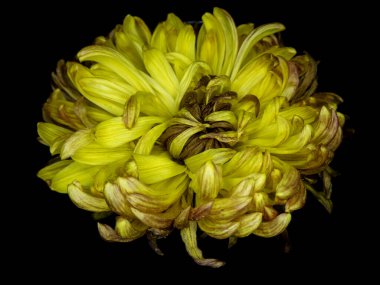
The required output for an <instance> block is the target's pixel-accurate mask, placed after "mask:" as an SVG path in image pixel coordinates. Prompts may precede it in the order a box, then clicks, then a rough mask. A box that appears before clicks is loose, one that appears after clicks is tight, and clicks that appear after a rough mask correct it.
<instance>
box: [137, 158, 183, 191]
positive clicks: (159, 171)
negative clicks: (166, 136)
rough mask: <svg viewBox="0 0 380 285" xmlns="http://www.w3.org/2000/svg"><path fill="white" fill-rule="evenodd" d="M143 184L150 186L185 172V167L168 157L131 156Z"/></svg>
mask: <svg viewBox="0 0 380 285" xmlns="http://www.w3.org/2000/svg"><path fill="white" fill-rule="evenodd" d="M133 157H134V159H135V161H136V164H137V169H138V173H139V179H140V180H141V181H142V182H143V183H147V184H152V183H157V182H160V181H162V180H165V179H168V178H170V177H174V176H176V175H178V174H181V173H183V172H185V170H186V167H185V166H183V165H180V164H178V163H177V162H175V161H173V160H172V159H171V158H170V157H169V155H167V154H165V153H164V154H162V155H141V154H137V153H136V154H134V155H133Z"/></svg>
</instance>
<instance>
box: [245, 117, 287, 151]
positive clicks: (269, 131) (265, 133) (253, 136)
mask: <svg viewBox="0 0 380 285" xmlns="http://www.w3.org/2000/svg"><path fill="white" fill-rule="evenodd" d="M289 135H290V124H289V122H288V121H287V120H285V119H283V118H282V117H280V116H277V118H276V122H275V123H273V124H271V125H269V126H267V127H266V128H264V129H262V130H260V131H258V132H251V133H250V136H249V138H250V139H249V140H248V141H247V142H246V144H247V145H252V146H260V147H261V148H267V147H275V146H278V145H280V144H281V143H283V142H285V141H286V140H287V139H288V138H289Z"/></svg>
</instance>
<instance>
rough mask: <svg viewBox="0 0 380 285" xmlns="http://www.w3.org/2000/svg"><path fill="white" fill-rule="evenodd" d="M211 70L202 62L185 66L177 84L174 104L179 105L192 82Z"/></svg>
mask: <svg viewBox="0 0 380 285" xmlns="http://www.w3.org/2000/svg"><path fill="white" fill-rule="evenodd" d="M209 72H211V70H210V67H209V65H207V64H206V63H204V62H193V63H192V64H191V65H189V67H187V69H186V71H185V73H184V75H183V77H182V79H181V82H180V84H179V94H178V97H177V98H176V106H177V108H178V107H179V105H180V103H181V101H182V98H183V96H184V95H185V93H186V91H187V90H188V89H189V86H190V84H191V83H192V82H194V81H195V82H197V81H199V79H200V78H201V77H202V76H203V75H204V74H206V73H209Z"/></svg>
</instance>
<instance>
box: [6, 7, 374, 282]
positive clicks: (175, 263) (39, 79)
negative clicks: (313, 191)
mask: <svg viewBox="0 0 380 285" xmlns="http://www.w3.org/2000/svg"><path fill="white" fill-rule="evenodd" d="M94 2H95V1H79V0H78V1H60V2H55V1H50V2H49V4H36V3H33V4H20V6H19V7H17V8H16V9H15V12H16V13H15V17H14V19H13V23H14V24H12V25H9V24H8V25H7V30H8V31H10V32H11V33H12V35H13V37H14V39H12V41H10V42H9V41H8V42H7V43H6V44H7V45H12V44H13V45H14V47H13V48H14V49H13V51H17V52H16V53H15V52H13V53H10V54H9V53H8V54H6V56H5V57H10V58H11V59H12V60H13V59H15V60H16V61H18V63H17V64H16V65H15V66H13V67H12V68H15V71H13V69H12V68H11V67H10V69H9V73H11V74H12V78H13V79H14V80H15V81H16V83H14V84H13V90H18V91H17V92H11V93H8V96H9V98H10V99H11V100H13V101H12V103H11V105H8V106H10V107H9V108H10V109H9V110H6V111H11V110H14V108H15V106H18V107H20V105H21V108H19V109H17V110H22V111H21V121H22V123H21V124H18V123H17V122H18V121H17V119H18V120H20V116H19V117H18V118H15V117H14V116H10V118H11V119H10V120H9V121H10V122H14V123H16V124H17V126H18V128H16V133H17V135H20V134H21V138H19V139H18V140H17V142H18V143H21V144H23V147H22V149H19V148H18V151H17V153H18V154H20V157H17V159H16V160H15V159H13V162H14V163H15V164H14V165H13V164H11V165H12V167H11V166H10V165H7V168H10V170H12V171H10V172H9V173H10V174H12V175H14V176H15V178H13V177H12V178H11V181H12V183H11V186H10V187H7V190H8V191H7V192H8V193H9V192H11V194H12V195H13V196H12V198H11V199H10V200H8V201H10V202H7V204H8V206H10V210H8V211H6V214H5V215H6V220H7V221H9V222H10V224H11V225H10V227H9V228H7V230H6V236H7V237H9V241H8V242H7V243H6V244H5V245H6V246H7V247H8V249H6V250H7V251H10V253H11V254H10V255H9V257H8V258H7V260H8V262H9V264H11V265H12V267H13V268H18V269H22V270H20V272H23V273H24V274H25V276H27V278H32V279H34V278H36V279H37V280H43V279H49V280H51V281H58V280H61V279H62V278H65V277H69V278H74V277H73V276H74V275H78V276H80V277H81V278H93V277H95V278H96V279H98V278H107V279H109V280H111V279H113V278H114V277H118V278H121V279H122V280H123V282H125V283H127V282H132V281H131V279H130V278H137V280H140V281H138V282H147V281H148V280H150V279H152V280H153V281H154V282H170V281H175V282H183V281H180V279H178V278H179V277H177V275H178V274H179V275H181V276H182V277H181V278H183V279H181V280H186V281H187V280H190V278H197V279H198V281H197V282H202V280H203V281H206V279H203V278H213V279H212V280H214V281H215V282H216V281H218V280H219V279H218V278H221V280H223V278H225V277H230V278H233V279H234V280H235V281H238V280H247V281H244V282H249V283H252V284H254V283H255V282H257V281H258V279H260V280H270V281H269V282H270V283H272V281H274V280H277V279H281V278H282V279H283V280H284V282H296V281H307V280H314V281H315V280H316V279H321V280H325V279H327V280H328V278H329V277H328V276H331V275H334V276H336V277H339V278H341V277H342V278H343V277H351V276H352V277H353V276H360V277H361V278H364V277H365V276H366V274H365V273H360V274H359V271H358V268H357V266H359V265H360V264H363V262H364V260H365V259H364V257H357V254H360V253H365V254H369V255H371V251H366V250H364V245H365V244H366V243H367V242H368V241H367V236H368V237H369V236H371V227H367V225H366V224H365V222H364V221H368V219H369V216H370V214H369V211H367V210H368V209H365V210H364V209H363V206H365V205H367V200H368V196H366V194H365V193H366V192H365V191H366V189H368V188H366V186H365V183H367V182H368V181H369V179H368V178H367V177H365V175H366V169H367V168H368V164H367V163H366V162H367V161H368V156H365V155H364V154H365V153H366V154H367V155H368V151H370V147H371V145H368V144H365V145H364V143H363V141H361V136H362V134H363V133H364V129H365V126H366V125H368V124H367V123H366V122H368V120H370V118H369V117H370V116H371V115H370V113H369V111H368V110H367V109H366V108H365V107H364V106H367V105H368V97H365V96H367V95H366V94H367V93H366V92H367V91H365V88H366V87H363V86H367V85H366V84H364V82H367V83H368V81H366V80H368V79H367V74H368V73H370V72H368V69H366V68H365V67H364V66H362V65H361V64H360V63H361V62H368V61H371V57H370V56H367V55H368V48H367V45H369V43H370V42H371V38H370V37H367V36H366V35H364V32H365V31H366V27H367V24H364V23H366V22H364V21H366V20H365V19H364V20H360V19H358V18H357V15H363V13H367V12H362V11H368V12H369V11H370V9H369V8H367V7H366V5H364V4H363V5H361V6H360V7H359V6H354V5H350V4H345V5H341V6H337V7H336V6H334V7H333V6H332V5H331V4H330V3H326V2H320V1H316V2H309V1H304V2H303V3H297V2H293V1H282V2H280V3H281V4H278V3H275V2H274V1H265V2H262V1H237V0H235V1H155V2H154V4H151V3H149V1H113V0H110V1H96V3H94ZM213 6H219V7H222V8H225V9H227V10H228V11H229V12H230V14H231V15H232V16H233V17H234V19H235V21H236V23H237V24H239V23H245V22H254V23H255V24H257V25H259V24H265V23H268V22H274V21H277V22H282V23H283V24H285V26H286V27H287V30H286V31H285V32H284V33H283V39H284V42H285V44H286V45H288V46H293V47H295V48H296V49H297V50H298V51H299V52H301V53H302V52H304V51H308V52H309V53H310V54H311V55H312V56H313V57H314V58H315V59H317V60H319V61H320V64H319V90H321V91H332V92H336V93H338V94H339V95H341V96H342V97H343V98H344V100H345V102H344V104H343V105H341V106H340V110H341V112H343V113H346V114H349V116H350V118H351V119H350V120H349V121H348V122H347V126H348V127H350V128H354V129H355V130H356V134H355V135H354V136H353V137H350V138H347V139H346V140H345V141H344V142H343V144H342V145H341V147H340V149H339V150H338V151H337V153H336V158H335V160H334V163H333V167H334V168H335V169H337V170H338V171H339V172H341V175H340V176H339V177H337V178H335V179H334V180H333V187H334V191H333V196H332V199H333V201H334V210H333V213H332V214H331V215H329V214H327V212H325V210H324V209H323V207H322V206H321V205H320V204H318V202H316V200H315V199H314V198H313V197H312V196H311V195H309V196H308V201H307V205H306V206H305V208H303V209H302V210H299V211H297V212H295V213H294V215H293V220H292V222H291V224H290V226H289V234H290V238H291V241H292V244H293V247H292V251H291V252H290V253H289V254H284V253H282V250H281V248H282V245H283V241H282V240H281V239H279V238H274V239H262V238H258V237H254V236H252V237H249V238H245V239H242V240H240V241H239V242H238V243H237V245H236V246H235V247H233V248H231V249H227V243H226V242H225V241H211V240H209V239H205V240H202V241H201V242H200V245H201V246H202V248H203V249H204V255H205V256H207V257H218V258H221V259H224V260H226V261H227V265H226V266H225V267H223V268H221V269H217V270H215V269H209V268H202V267H199V266H197V265H195V264H194V263H193V261H192V260H191V258H189V257H188V256H187V253H186V251H185V248H184V245H183V244H182V242H181V241H180V238H179V234H178V232H175V233H173V234H172V235H171V236H170V237H169V238H167V239H166V240H162V241H160V242H159V244H160V245H161V248H162V250H163V251H164V252H165V256H164V257H160V256H157V255H156V254H155V253H154V252H153V251H151V250H150V248H149V247H148V245H147V242H146V239H145V238H141V239H139V240H137V241H134V242H132V243H129V244H110V243H106V242H104V241H102V240H101V239H100V238H99V236H98V233H97V228H96V222H95V221H94V220H93V219H92V217H91V215H90V214H89V213H87V212H85V211H82V210H80V209H77V208H76V207H75V206H74V205H73V204H72V203H71V202H70V200H69V198H68V197H67V196H66V195H62V194H58V193H55V192H52V191H50V190H49V189H48V187H47V186H46V185H45V184H44V182H42V181H40V180H38V179H37V178H36V172H37V171H38V170H39V169H40V168H42V167H43V166H44V165H45V164H46V162H47V161H48V159H49V151H48V149H47V147H45V146H43V145H40V144H39V143H38V142H37V140H36V138H37V134H36V123H37V122H38V121H40V120H41V107H42V104H43V103H44V101H45V100H46V99H47V97H48V96H49V94H50V91H51V88H50V84H51V79H50V73H51V72H52V71H53V70H54V68H55V65H56V62H57V61H58V60H59V59H61V58H64V59H67V60H68V59H73V58H74V57H75V54H76V52H77V51H79V50H80V49H81V48H82V47H84V46H86V45H89V44H91V43H92V41H93V39H94V38H95V37H96V36H98V35H106V34H107V33H108V32H109V31H110V30H111V29H112V28H113V27H114V26H115V25H116V24H118V23H121V22H122V20H123V18H124V16H125V15H127V14H132V15H136V16H140V17H141V18H143V19H144V20H145V21H146V23H147V24H148V25H149V26H150V27H151V28H154V26H155V25H156V23H158V22H159V21H163V20H165V18H166V15H167V13H169V12H175V13H176V14H177V15H178V16H179V17H180V18H181V19H183V20H198V19H200V17H201V15H202V14H203V13H204V12H206V11H209V12H211V11H212V7H213ZM4 12H5V13H6V12H7V10H4ZM364 15H366V14H364ZM368 15H369V14H368ZM4 44H5V43H4ZM8 59H9V58H8ZM373 84H375V83H373ZM369 105H371V104H369ZM13 114H14V113H13ZM363 117H365V118H366V119H365V120H364V119H363ZM8 118H9V117H8ZM21 128H22V129H21ZM15 137H16V136H15ZM7 141H8V142H9V143H11V144H16V145H17V143H16V142H14V143H13V141H12V140H10V139H9V137H7ZM5 155H6V154H5ZM364 157H365V158H364ZM5 173H7V172H5ZM7 178H8V181H9V179H10V178H9V177H7ZM368 190H369V189H368ZM364 196H365V198H363V197H364ZM369 200H370V198H369ZM363 204H364V205H363ZM359 209H360V210H359ZM50 273H54V277H53V279H51V278H52V277H49V276H50V275H49V274H50ZM303 275H307V276H308V277H302V276H303ZM14 276H15V277H17V276H18V277H20V276H21V277H23V275H22V274H21V275H18V274H17V275H14ZM305 278H306V279H305ZM76 280H77V279H76ZM209 280H211V279H209ZM239 282H243V281H239Z"/></svg>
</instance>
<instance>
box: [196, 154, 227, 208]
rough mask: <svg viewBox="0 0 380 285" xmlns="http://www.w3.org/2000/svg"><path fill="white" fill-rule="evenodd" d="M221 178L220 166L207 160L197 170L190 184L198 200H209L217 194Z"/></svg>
mask: <svg viewBox="0 0 380 285" xmlns="http://www.w3.org/2000/svg"><path fill="white" fill-rule="evenodd" d="M222 179H223V178H222V171H221V167H220V166H219V165H215V164H214V163H213V162H212V161H211V160H209V161H207V162H206V163H205V164H204V165H202V167H201V168H200V169H199V170H198V171H197V173H196V176H195V178H194V180H193V181H192V184H191V185H190V186H191V187H192V188H193V189H194V192H195V193H196V194H197V198H198V199H199V200H200V201H209V200H211V199H215V198H216V197H217V196H218V193H219V191H220V189H221V186H222Z"/></svg>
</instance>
